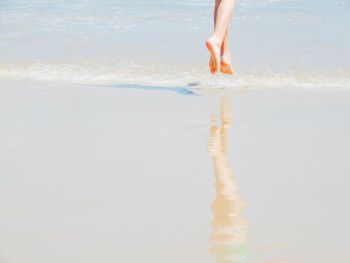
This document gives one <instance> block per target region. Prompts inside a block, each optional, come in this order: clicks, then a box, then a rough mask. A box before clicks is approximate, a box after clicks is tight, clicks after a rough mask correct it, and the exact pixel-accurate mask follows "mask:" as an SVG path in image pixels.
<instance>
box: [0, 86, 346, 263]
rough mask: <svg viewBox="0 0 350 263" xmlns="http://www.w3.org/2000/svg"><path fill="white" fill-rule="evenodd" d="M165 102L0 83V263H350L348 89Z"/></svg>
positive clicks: (150, 93)
mask: <svg viewBox="0 0 350 263" xmlns="http://www.w3.org/2000/svg"><path fill="white" fill-rule="evenodd" d="M176 91H177V90H170V91H167V90H164V89H162V88H161V87H160V88H157V89H151V88H149V87H148V88H147V87H144V88H142V87H139V88H138V89H132V88H114V87H108V86H105V87H103V86H98V87H94V86H79V85H67V84H59V83H57V84H47V85H46V84H43V83H40V84H39V83H29V82H4V81H3V82H1V83H0V262H1V263H23V262H26V263H34V262H35V263H48V262H49V263H62V262H65V263H76V262H85V263H90V262H91V263H92V262H106V263H107V262H152V263H155V262H162V263H163V262H167V263H171V262H191V263H192V262H202V263H205V262H215V257H214V256H215V255H211V254H210V249H211V248H213V247H214V248H215V246H218V243H220V242H219V241H220V240H221V241H222V240H223V239H222V238H223V236H220V235H224V234H225V233H226V234H227V236H228V237H229V238H228V239H225V238H224V240H223V241H222V242H221V243H220V244H221V245H223V246H225V245H227V246H230V245H231V247H232V246H233V247H235V246H236V248H237V246H238V245H241V246H242V247H244V248H242V249H240V250H239V251H238V250H237V249H233V250H230V251H231V252H230V253H231V255H230V256H231V257H234V256H236V258H237V257H239V256H240V258H239V260H240V261H227V262H253V263H255V262H271V263H278V262H279V263H282V262H299V263H310V262H318V263H323V262H324V263H329V262H350V254H349V251H348V237H349V234H350V227H349V223H348V222H350V213H349V208H348V204H347V203H348V200H349V198H350V193H349V191H348V185H349V181H350V179H349V177H348V175H349V172H350V164H349V155H350V137H349V134H350V123H349V114H350V104H349V100H350V92H349V91H345V90H343V91H341V90H337V91H332V90H327V91H322V90H318V91H317V90H314V91H311V90H273V91H268V90H265V91H246V92H234V91H231V92H227V91H226V92H225V91H224V90H219V91H211V92H205V94H202V95H200V96H184V95H181V94H179V93H177V92H176ZM225 93H226V94H225ZM220 101H221V102H222V103H224V104H222V105H221V106H220ZM225 103H226V104H225ZM223 105H224V106H225V105H226V106H225V107H224V106H223ZM220 108H225V110H224V111H225V112H224V114H225V118H224V120H228V121H229V122H228V124H229V123H230V122H232V124H231V126H229V125H228V124H227V125H226V126H225V125H223V126H221V125H220V122H218V124H217V128H215V127H214V126H212V125H213V124H212V122H211V119H213V118H214V116H216V119H218V120H219V119H220ZM213 115H214V116H213ZM231 119H232V120H231ZM224 124H225V122H224ZM211 127H212V129H211V132H210V128H211ZM215 129H217V130H215ZM220 136H221V137H220ZM215 140H216V142H215ZM220 140H221V141H220ZM209 141H211V143H210V145H211V147H209V148H210V150H211V152H212V154H211V155H209V153H208V149H207V146H208V142H209ZM213 147H214V148H213ZM213 149H214V150H213ZM226 149H228V152H227V153H226ZM215 150H216V152H215ZM215 158H216V159H215ZM213 161H214V162H213ZM213 163H214V165H216V169H215V170H214V168H213ZM231 169H232V170H231ZM214 171H215V172H214ZM232 171H233V173H234V175H235V176H234V177H232ZM220 180H222V184H221V185H216V187H214V186H215V181H217V182H218V181H220ZM225 191H226V192H225ZM215 192H217V197H222V198H221V199H220V198H219V199H216V197H215V196H216V195H215ZM214 200H216V201H214ZM213 202H214V203H215V202H216V203H215V204H216V206H215V205H214V206H213V207H214V208H213V210H212V207H211V205H212V203H213ZM241 203H246V207H245V208H244V210H243V209H238V210H237V209H236V208H237V207H236V205H237V204H238V206H239V205H240V204H241ZM225 209H226V210H225ZM230 209H231V210H230ZM232 209H233V210H232ZM235 209H236V210H235ZM230 211H231V212H232V211H236V212H237V213H238V214H236V215H235V216H232V217H229V216H228V214H229V213H230ZM213 213H214V214H213ZM225 213H226V215H225ZM213 218H221V219H222V218H224V220H221V221H220V220H218V221H216V224H215V223H214V224H213V226H211V222H213ZM239 220H242V221H239ZM239 222H241V223H239ZM244 222H246V225H245V223H244ZM220 224H221V225H220ZM237 226H240V227H241V228H240V230H239V231H238V232H239V233H237V228H236V229H234V228H235V227H237ZM230 227H233V229H232V228H231V229H230ZM220 230H221V232H220ZM215 231H218V232H216V233H219V235H216V236H215V235H214V233H215ZM230 231H231V232H230ZM235 231H236V232H235ZM245 235H246V237H247V238H246V237H245ZM227 236H226V237H227ZM218 240H219V241H218ZM220 244H219V245H220ZM212 252H213V253H214V254H215V253H216V256H217V257H218V258H219V261H218V262H224V261H223V260H222V258H220V255H219V254H220V253H223V252H222V251H221V252H220V251H219V252H218V250H215V249H214V250H213V249H212ZM225 253H226V254H227V251H226V252H225ZM248 254H249V255H248ZM221 256H222V255H221ZM245 256H249V260H246V259H245V258H244V257H245ZM220 260H221V261H220Z"/></svg>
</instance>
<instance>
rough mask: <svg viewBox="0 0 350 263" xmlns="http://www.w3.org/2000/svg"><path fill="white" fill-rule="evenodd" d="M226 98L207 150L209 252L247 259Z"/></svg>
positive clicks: (235, 262) (222, 260) (223, 258)
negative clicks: (211, 179) (211, 190)
mask: <svg viewBox="0 0 350 263" xmlns="http://www.w3.org/2000/svg"><path fill="white" fill-rule="evenodd" d="M229 106H230V102H229V99H228V98H226V97H223V98H222V100H221V124H220V127H218V126H217V124H216V120H215V117H214V118H213V123H212V125H211V129H210V139H209V146H208V148H209V153H210V155H211V156H212V158H213V165H214V175H215V180H216V182H215V188H216V197H215V200H214V201H213V203H212V211H213V221H212V233H211V245H212V246H211V253H212V254H213V255H214V256H215V257H216V262H217V263H226V262H231V263H243V262H245V263H246V262H248V256H247V224H246V221H245V220H244V218H243V216H242V213H243V210H244V207H245V203H244V201H243V200H242V199H241V198H240V197H239V195H238V187H237V185H236V182H235V179H234V175H233V171H232V168H231V167H230V164H229V161H228V157H227V151H228V131H229V127H230V125H231V120H232V119H231V115H230V107H229Z"/></svg>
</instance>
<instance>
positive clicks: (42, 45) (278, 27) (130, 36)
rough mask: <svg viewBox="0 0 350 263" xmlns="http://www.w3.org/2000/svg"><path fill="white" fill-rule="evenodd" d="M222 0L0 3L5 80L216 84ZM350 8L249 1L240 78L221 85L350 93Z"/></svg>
mask: <svg viewBox="0 0 350 263" xmlns="http://www.w3.org/2000/svg"><path fill="white" fill-rule="evenodd" d="M213 5H214V0H213V1H211V0H210V1H209V0H180V1H170V0H168V1H165V0H164V1H160V0H148V1H141V0H133V1H120V0H115V1H92V0H86V1H82V0H81V1H68V0H62V1H59V0H56V1H44V0H36V1H34V0H30V1H24V0H22V1H21V0H14V1H1V2H0V58H1V61H0V78H31V79H45V80H65V81H71V82H87V83H101V82H103V83H106V82H107V83H113V84H115V83H120V84H123V83H129V84H139V85H170V86H174V85H175V86H178V85H181V86H184V85H186V84H187V83H188V82H193V81H201V83H202V84H203V85H204V86H205V85H209V84H210V83H212V82H213V80H212V78H211V76H210V75H209V74H208V69H207V60H208V55H207V52H206V50H205V48H204V44H203V43H204V40H205V39H206V38H207V37H208V36H209V35H210V33H211V31H212V12H213V11H212V9H213ZM349 26H350V2H349V1H344V0H343V1H341V0H337V1H336V0H323V1H315V0H305V1H303V0H269V1H267V0H245V1H244V0H242V1H238V5H237V8H236V10H235V15H234V20H233V23H232V25H231V27H230V39H231V47H232V52H233V63H234V68H235V70H236V76H235V77H234V78H223V77H219V78H217V79H216V80H215V81H216V82H215V83H216V85H218V86H220V85H221V86H232V87H237V86H239V87H242V86H248V87H249V86H266V87H270V86H308V87H310V86H312V87H314V86H327V87H332V86H334V87H348V86H350V84H349V83H350V82H349V79H350V76H349V75H350V74H349V72H350V56H349V55H348V54H349V52H350V34H349V33H348V28H349Z"/></svg>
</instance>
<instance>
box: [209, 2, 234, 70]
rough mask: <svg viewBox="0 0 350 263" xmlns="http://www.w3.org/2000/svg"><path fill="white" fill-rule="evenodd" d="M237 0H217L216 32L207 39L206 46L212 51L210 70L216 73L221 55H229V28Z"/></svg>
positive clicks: (215, 13) (215, 14) (215, 12)
mask: <svg viewBox="0 0 350 263" xmlns="http://www.w3.org/2000/svg"><path fill="white" fill-rule="evenodd" d="M235 4H236V0H216V1H215V9H214V25H215V29H214V34H213V35H212V36H211V37H210V38H209V39H208V40H207V42H206V46H207V48H208V50H209V52H210V55H211V59H210V63H209V65H210V70H211V72H212V73H216V72H217V69H218V64H219V57H220V55H221V56H224V58H225V57H226V55H228V53H229V49H228V37H227V28H228V25H229V23H230V20H231V18H232V14H233V9H234V7H235Z"/></svg>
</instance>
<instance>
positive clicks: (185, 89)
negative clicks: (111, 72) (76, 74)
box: [94, 82, 199, 96]
mask: <svg viewBox="0 0 350 263" xmlns="http://www.w3.org/2000/svg"><path fill="white" fill-rule="evenodd" d="M94 86H98V85H94ZM100 86H103V87H112V88H118V89H139V90H151V91H168V92H176V93H179V94H181V95H185V96H196V95H198V94H196V93H195V92H194V91H193V89H194V87H197V86H199V83H198V82H194V83H188V84H187V85H186V86H179V87H171V86H170V87H167V86H151V85H141V84H114V85H113V84H112V85H100Z"/></svg>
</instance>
